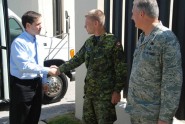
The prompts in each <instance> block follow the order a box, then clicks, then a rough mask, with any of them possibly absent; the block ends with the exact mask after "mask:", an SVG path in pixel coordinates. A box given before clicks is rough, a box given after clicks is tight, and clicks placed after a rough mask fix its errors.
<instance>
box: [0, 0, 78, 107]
mask: <svg viewBox="0 0 185 124" xmlns="http://www.w3.org/2000/svg"><path fill="white" fill-rule="evenodd" d="M7 10H8V9H7V3H6V1H3V0H0V34H1V35H0V64H1V66H0V103H2V102H8V101H9V81H10V80H9V75H10V73H9V54H10V52H9V51H10V45H11V43H12V41H13V40H14V39H15V38H16V37H17V36H18V35H19V34H20V33H22V32H23V31H24V28H23V26H22V24H21V23H20V22H21V20H20V18H19V17H18V16H16V15H15V14H14V13H13V12H12V11H11V10H8V11H7ZM66 19H67V18H66ZM66 22H67V21H66ZM61 37H62V39H61V38H56V37H46V36H42V37H41V38H43V43H42V44H43V46H44V48H45V51H43V55H45V61H44V65H45V66H47V67H49V66H50V65H57V66H59V65H61V64H63V63H64V62H65V61H67V60H68V59H69V54H70V52H69V51H70V50H69V38H68V33H65V34H62V36H61ZM71 52H73V53H74V50H71ZM74 74H75V72H74V71H69V72H67V73H65V74H60V75H59V76H49V75H48V84H49V86H50V87H49V91H48V92H47V93H45V94H44V99H43V104H49V103H53V102H57V101H60V100H61V99H62V98H63V97H64V95H65V93H66V91H67V88H68V80H67V77H68V78H70V81H73V80H74V79H75V76H74ZM66 76H67V77H66Z"/></svg>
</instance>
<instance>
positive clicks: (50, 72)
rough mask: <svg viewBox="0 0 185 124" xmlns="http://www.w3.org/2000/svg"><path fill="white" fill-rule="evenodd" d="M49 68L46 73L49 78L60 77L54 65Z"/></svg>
mask: <svg viewBox="0 0 185 124" xmlns="http://www.w3.org/2000/svg"><path fill="white" fill-rule="evenodd" d="M49 68H50V69H49V72H48V74H49V75H51V76H57V75H60V70H59V68H58V67H57V66H56V65H51V66H50V67H49Z"/></svg>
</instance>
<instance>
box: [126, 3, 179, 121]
mask: <svg viewBox="0 0 185 124" xmlns="http://www.w3.org/2000/svg"><path fill="white" fill-rule="evenodd" d="M132 13H133V15H132V19H133V20H134V22H135V26H136V27H137V28H139V29H141V30H142V31H143V33H141V35H140V37H139V40H138V42H137V46H136V49H135V52H134V59H133V65H132V70H131V75H130V80H129V89H128V101H127V102H128V104H127V107H126V111H127V112H129V113H130V115H131V122H132V124H171V123H172V119H173V117H174V114H175V112H176V110H177V107H178V104H179V98H180V91H181V85H182V67H181V53H180V46H179V42H178V40H177V38H176V36H175V35H174V34H173V32H172V31H170V30H169V29H168V28H166V27H164V26H163V25H162V23H161V22H160V21H159V20H158V16H159V8H158V4H157V2H156V0H134V2H133V9H132Z"/></svg>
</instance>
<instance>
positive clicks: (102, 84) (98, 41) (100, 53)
mask: <svg viewBox="0 0 185 124" xmlns="http://www.w3.org/2000/svg"><path fill="white" fill-rule="evenodd" d="M85 17H86V21H85V28H86V30H87V32H88V33H89V34H92V35H91V36H90V37H89V38H88V39H87V40H86V42H85V43H84V45H83V46H82V48H81V49H80V50H79V51H78V52H77V53H76V55H75V56H74V57H73V58H72V59H71V60H69V61H68V62H66V63H65V64H63V65H61V66H60V67H59V70H60V72H61V73H62V72H66V71H69V70H71V69H74V68H76V67H78V66H80V65H81V64H82V63H84V62H85V65H86V68H87V74H86V77H85V86H84V106H83V122H84V123H85V124H113V122H114V121H115V120H116V112H115V105H116V104H117V103H118V102H119V101H120V91H121V90H122V89H123V86H124V83H125V81H126V63H125V57H124V54H123V48H122V45H121V42H120V41H118V40H117V38H116V37H115V36H114V35H113V34H109V33H106V31H105V28H104V22H105V15H104V13H103V12H102V11H101V10H97V9H94V10H91V11H89V12H88V14H87V15H86V16H85Z"/></svg>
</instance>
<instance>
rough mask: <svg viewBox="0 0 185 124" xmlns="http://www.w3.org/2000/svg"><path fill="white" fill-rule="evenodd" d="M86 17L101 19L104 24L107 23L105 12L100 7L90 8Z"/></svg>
mask: <svg viewBox="0 0 185 124" xmlns="http://www.w3.org/2000/svg"><path fill="white" fill-rule="evenodd" d="M85 17H88V18H91V19H93V20H97V21H99V22H100V23H101V24H102V26H104V24H105V14H104V13H103V12H102V11H101V10H99V9H93V10H90V11H89V12H88V13H87V15H85Z"/></svg>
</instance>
